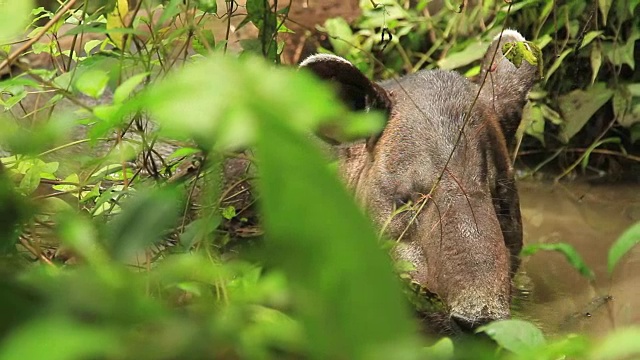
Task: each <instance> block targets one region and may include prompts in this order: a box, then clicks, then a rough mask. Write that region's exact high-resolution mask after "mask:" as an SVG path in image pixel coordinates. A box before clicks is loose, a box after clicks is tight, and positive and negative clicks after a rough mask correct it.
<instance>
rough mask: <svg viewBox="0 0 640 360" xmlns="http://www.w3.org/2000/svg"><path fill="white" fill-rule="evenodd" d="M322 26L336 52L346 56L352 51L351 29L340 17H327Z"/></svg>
mask: <svg viewBox="0 0 640 360" xmlns="http://www.w3.org/2000/svg"><path fill="white" fill-rule="evenodd" d="M324 27H325V29H326V31H327V33H328V34H329V42H330V43H331V46H333V50H334V52H335V53H336V54H338V55H342V56H346V55H348V54H349V53H350V52H351V51H352V49H353V48H352V46H353V45H354V44H353V40H354V39H353V31H351V26H349V23H347V21H346V20H345V19H343V18H341V17H336V18H331V19H327V21H325V23H324Z"/></svg>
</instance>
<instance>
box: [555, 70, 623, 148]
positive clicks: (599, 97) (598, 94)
mask: <svg viewBox="0 0 640 360" xmlns="http://www.w3.org/2000/svg"><path fill="white" fill-rule="evenodd" d="M612 96H613V90H611V89H609V88H607V85H606V84H605V83H603V82H599V83H596V84H594V85H593V86H591V87H590V88H588V89H587V90H574V91H572V92H570V93H568V94H565V95H562V96H560V97H559V98H558V103H559V106H560V111H561V112H562V116H563V118H564V120H565V122H564V124H563V126H562V128H561V129H560V134H559V135H560V139H561V140H562V141H563V142H564V143H567V142H569V140H571V138H572V137H573V136H574V135H575V134H577V133H578V131H580V129H582V127H583V126H584V125H585V124H586V123H587V121H589V119H591V117H592V116H593V114H595V113H596V111H598V109H600V108H601V107H602V106H603V105H604V104H606V103H607V101H609V99H611V97H612Z"/></svg>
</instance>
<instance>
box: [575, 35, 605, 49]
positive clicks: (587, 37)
mask: <svg viewBox="0 0 640 360" xmlns="http://www.w3.org/2000/svg"><path fill="white" fill-rule="evenodd" d="M603 32H604V31H589V32H588V33H587V34H586V35H585V36H584V39H582V44H581V45H580V49H582V48H584V47H585V46H587V45H589V44H591V42H592V41H593V40H595V39H596V38H598V37H600V35H602V33H603Z"/></svg>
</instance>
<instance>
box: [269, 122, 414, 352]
mask: <svg viewBox="0 0 640 360" xmlns="http://www.w3.org/2000/svg"><path fill="white" fill-rule="evenodd" d="M262 125H263V126H261V127H260V131H259V132H258V134H259V136H258V142H257V144H258V149H257V150H258V156H259V157H258V159H259V160H260V172H261V179H260V185H261V190H262V191H261V194H262V196H263V210H264V220H265V224H264V225H265V229H266V231H267V234H268V236H269V240H268V242H269V245H270V249H271V250H272V253H271V254H270V258H271V260H272V261H273V263H276V264H281V265H282V266H284V268H285V270H286V272H287V273H288V274H289V276H290V277H291V280H292V282H293V284H294V293H295V296H296V304H297V307H298V308H297V310H298V311H299V313H300V316H301V317H302V318H303V323H304V326H305V328H306V331H307V332H308V334H307V336H308V337H309V339H313V341H311V346H312V347H313V349H311V350H312V351H313V354H314V355H315V356H317V357H318V358H327V359H336V358H343V359H371V358H380V359H390V358H393V359H399V358H402V356H401V355H400V354H399V353H400V352H402V353H404V354H403V355H405V356H406V355H407V352H409V353H410V351H408V350H407V349H411V347H407V346H406V345H403V344H406V342H407V341H410V340H411V338H412V326H411V325H410V322H409V316H408V315H409V312H408V309H407V307H406V305H405V303H404V301H403V299H402V296H401V291H400V286H399V283H398V281H397V280H396V279H395V278H394V275H393V272H392V266H391V264H390V262H389V259H388V257H387V256H386V255H385V254H384V252H383V251H382V250H381V249H380V247H379V245H378V244H377V242H376V236H375V232H374V230H373V228H372V227H371V225H370V224H369V222H368V221H367V220H366V219H365V217H364V216H363V215H362V213H361V212H360V211H359V210H358V209H357V207H356V206H355V205H354V202H353V201H352V200H351V199H350V198H349V195H348V194H347V192H346V191H345V190H344V189H343V187H342V186H341V185H340V183H339V182H338V180H337V179H336V178H335V177H334V176H332V174H331V173H330V171H329V169H328V168H327V166H326V165H325V162H324V161H323V159H322V157H321V155H320V153H319V152H318V151H317V150H315V149H314V148H313V147H312V145H311V144H310V143H309V142H308V141H307V140H306V139H305V137H304V136H303V135H299V134H296V133H295V132H294V131H292V129H290V128H287V127H286V126H285V124H284V123H281V122H277V121H270V122H263V123H262Z"/></svg>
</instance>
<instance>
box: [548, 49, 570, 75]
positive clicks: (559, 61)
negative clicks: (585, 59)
mask: <svg viewBox="0 0 640 360" xmlns="http://www.w3.org/2000/svg"><path fill="white" fill-rule="evenodd" d="M572 52H573V49H567V50H565V51H563V52H562V54H560V56H558V57H557V58H556V61H554V62H553V64H551V66H550V67H549V69H548V70H547V74H546V75H545V76H544V82H545V83H546V82H547V81H549V78H551V75H553V73H555V72H556V70H558V68H559V67H560V65H562V62H563V61H564V58H566V57H567V55H569V54H571V53H572Z"/></svg>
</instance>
